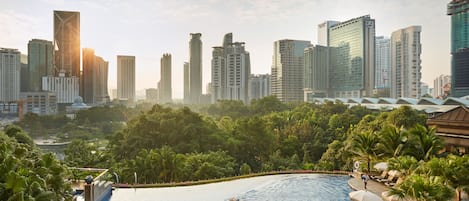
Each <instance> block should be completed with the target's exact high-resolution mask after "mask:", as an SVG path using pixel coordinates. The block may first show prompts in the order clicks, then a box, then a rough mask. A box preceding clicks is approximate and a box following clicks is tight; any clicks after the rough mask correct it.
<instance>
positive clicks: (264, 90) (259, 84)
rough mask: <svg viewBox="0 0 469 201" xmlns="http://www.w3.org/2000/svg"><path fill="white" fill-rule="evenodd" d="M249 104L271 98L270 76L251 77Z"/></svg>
mask: <svg viewBox="0 0 469 201" xmlns="http://www.w3.org/2000/svg"><path fill="white" fill-rule="evenodd" d="M248 91H249V102H251V101H252V100H254V99H261V98H264V97H266V96H270V75H269V74H264V75H251V76H250V77H249V90H248Z"/></svg>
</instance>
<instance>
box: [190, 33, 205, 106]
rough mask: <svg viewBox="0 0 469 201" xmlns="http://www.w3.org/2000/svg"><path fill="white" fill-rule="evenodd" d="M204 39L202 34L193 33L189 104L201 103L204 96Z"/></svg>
mask: <svg viewBox="0 0 469 201" xmlns="http://www.w3.org/2000/svg"><path fill="white" fill-rule="evenodd" d="M201 37H202V34H201V33H191V40H190V41H189V89H188V90H189V103H190V104H197V103H199V100H200V96H201V95H202V40H201V39H200V38H201Z"/></svg>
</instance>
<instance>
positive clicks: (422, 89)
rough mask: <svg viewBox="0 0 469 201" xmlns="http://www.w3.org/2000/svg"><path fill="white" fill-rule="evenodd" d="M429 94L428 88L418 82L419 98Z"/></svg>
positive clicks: (423, 83)
mask: <svg viewBox="0 0 469 201" xmlns="http://www.w3.org/2000/svg"><path fill="white" fill-rule="evenodd" d="M429 94H430V86H428V84H427V83H425V82H420V97H424V96H425V95H429Z"/></svg>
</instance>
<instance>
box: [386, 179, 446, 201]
mask: <svg viewBox="0 0 469 201" xmlns="http://www.w3.org/2000/svg"><path fill="white" fill-rule="evenodd" d="M390 194H391V195H396V196H397V197H399V198H400V199H404V198H406V199H410V200H416V201H432V200H433V201H440V200H451V199H452V197H453V195H454V192H453V191H452V190H451V189H450V188H449V187H448V186H447V185H446V184H445V183H444V181H443V180H442V179H441V178H440V177H428V178H426V177H424V176H422V175H418V174H414V175H411V176H409V177H406V178H405V179H404V181H403V183H401V184H400V185H398V186H397V187H393V188H391V190H390Z"/></svg>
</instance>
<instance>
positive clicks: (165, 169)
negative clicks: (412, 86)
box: [0, 96, 469, 200]
mask: <svg viewBox="0 0 469 201" xmlns="http://www.w3.org/2000/svg"><path fill="white" fill-rule="evenodd" d="M17 125H18V126H19V127H21V128H22V129H24V130H25V131H27V132H30V133H32V134H31V136H33V137H35V136H47V135H50V134H51V133H56V134H57V135H56V137H57V138H58V139H59V141H60V140H61V141H71V143H70V145H69V146H68V147H67V149H66V150H65V161H64V163H65V164H66V165H67V166H69V167H97V168H108V169H110V171H111V172H115V173H117V175H119V177H120V183H129V184H134V183H135V181H134V172H135V173H137V174H138V181H137V183H139V184H153V183H168V182H185V181H197V180H206V179H215V178H223V177H230V176H236V175H244V174H249V173H258V172H269V171H280V170H299V169H305V170H344V171H352V168H353V164H354V161H357V160H358V161H361V162H362V165H361V169H362V171H364V172H371V171H372V166H373V164H375V163H377V162H383V161H386V162H388V163H389V164H390V166H391V167H392V168H395V169H397V170H399V171H401V172H402V173H403V175H404V176H405V180H404V182H403V183H402V184H401V185H399V186H397V187H396V188H393V191H392V193H394V194H395V195H398V196H400V197H409V196H410V197H412V198H415V199H417V200H418V199H421V200H429V199H430V197H431V196H433V197H431V198H432V199H433V198H434V199H435V200H446V199H448V197H450V195H452V193H454V192H458V193H459V192H461V191H466V192H468V190H469V189H468V187H469V157H468V156H459V155H457V154H453V153H442V152H441V151H440V150H442V148H443V147H444V144H443V141H442V140H441V139H440V138H438V137H437V136H436V135H435V129H434V128H428V127H427V126H426V115H425V114H423V113H420V112H418V111H416V110H413V109H411V108H410V107H407V106H402V107H400V108H399V109H395V110H393V111H384V110H383V111H376V110H369V109H366V108H365V107H362V106H353V107H349V106H347V105H344V104H342V103H340V102H337V103H333V102H326V103H324V104H313V103H301V104H284V103H282V102H280V101H279V100H278V99H277V98H275V97H273V96H269V97H265V98H263V99H259V100H254V101H253V102H251V104H249V105H245V104H243V103H242V102H240V101H219V102H217V103H216V104H212V105H206V106H198V107H197V108H192V109H190V108H188V107H185V106H183V105H174V104H173V105H164V106H162V105H149V104H143V105H139V106H137V107H136V108H125V107H121V106H112V107H110V106H105V107H95V108H91V109H89V110H85V111H80V112H78V113H77V116H76V118H75V119H74V120H70V119H68V118H66V117H65V116H60V115H59V116H37V115H34V114H28V115H26V116H25V118H24V119H23V120H22V121H20V122H18V123H17ZM18 132H19V133H24V132H23V131H18ZM22 135H24V134H22ZM24 138H26V137H24ZM10 141H11V140H10ZM98 142H105V143H104V144H105V145H102V144H103V143H98ZM18 143H19V142H18ZM11 153H15V151H14V150H13V151H11ZM3 160H5V159H3ZM2 164H3V163H2ZM2 172H4V171H2ZM461 175H462V176H461ZM3 177H5V175H3ZM0 179H3V178H2V177H0ZM110 179H114V178H110ZM0 181H2V182H3V181H5V180H0ZM415 186H418V187H419V188H421V189H420V191H422V193H420V194H419V193H417V194H416V193H415V192H417V190H416V189H415ZM2 189H7V188H6V187H5V186H0V193H2V192H6V191H5V190H3V191H1V190H2ZM419 196H420V197H419ZM445 196H446V197H445ZM438 198H445V199H438ZM430 200H431V199H430Z"/></svg>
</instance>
